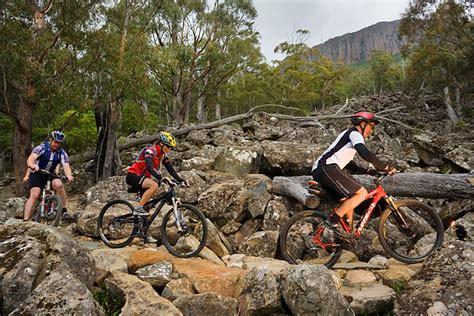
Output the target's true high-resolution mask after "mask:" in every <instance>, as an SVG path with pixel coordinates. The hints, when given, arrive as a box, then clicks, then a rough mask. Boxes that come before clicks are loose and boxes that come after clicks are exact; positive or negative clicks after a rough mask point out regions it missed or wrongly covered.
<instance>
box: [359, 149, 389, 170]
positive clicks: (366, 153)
mask: <svg viewBox="0 0 474 316" xmlns="http://www.w3.org/2000/svg"><path fill="white" fill-rule="evenodd" d="M354 148H355V150H356V151H357V153H358V154H359V156H361V157H362V158H363V159H364V160H365V161H367V162H370V163H371V164H372V165H373V166H374V167H375V168H376V169H377V170H380V171H382V170H386V169H387V167H388V165H387V164H386V163H385V162H383V161H381V160H380V159H379V158H377V156H376V155H375V154H374V153H373V152H371V151H370V150H369V149H368V148H367V147H366V146H365V145H364V144H357V145H355V146H354Z"/></svg>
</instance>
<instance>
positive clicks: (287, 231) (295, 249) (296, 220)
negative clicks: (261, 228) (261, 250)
mask: <svg viewBox="0 0 474 316" xmlns="http://www.w3.org/2000/svg"><path fill="white" fill-rule="evenodd" d="M326 219H327V215H326V214H325V213H323V212H320V211H303V212H299V213H296V214H295V215H293V216H292V217H291V218H290V219H289V220H288V222H287V223H286V224H285V225H284V226H283V227H282V228H281V231H280V237H279V244H280V249H281V252H282V255H283V258H285V260H286V261H288V262H289V263H292V264H297V263H318V264H324V265H325V266H326V267H328V268H330V267H332V266H333V265H334V264H335V263H336V262H337V260H339V258H340V257H341V253H342V247H341V245H340V244H341V242H340V241H339V238H338V237H337V235H336V234H335V233H334V232H333V231H331V230H329V229H327V228H326V227H325V226H324V225H323V224H322V223H323V222H324V221H325V220H326Z"/></svg>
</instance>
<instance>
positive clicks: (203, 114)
mask: <svg viewBox="0 0 474 316" xmlns="http://www.w3.org/2000/svg"><path fill="white" fill-rule="evenodd" d="M205 103H206V96H205V95H202V96H200V97H199V98H198V103H197V115H196V116H197V119H198V123H200V124H201V123H206V122H207V110H206V107H205Z"/></svg>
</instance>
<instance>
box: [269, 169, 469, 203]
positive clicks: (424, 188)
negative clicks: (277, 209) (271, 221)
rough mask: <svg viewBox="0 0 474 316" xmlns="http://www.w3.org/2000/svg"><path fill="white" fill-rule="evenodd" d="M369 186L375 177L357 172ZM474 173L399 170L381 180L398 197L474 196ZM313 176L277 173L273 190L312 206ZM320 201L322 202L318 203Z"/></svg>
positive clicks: (367, 186)
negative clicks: (311, 183) (405, 171)
mask: <svg viewBox="0 0 474 316" xmlns="http://www.w3.org/2000/svg"><path fill="white" fill-rule="evenodd" d="M354 177H355V178H356V179H357V180H358V181H360V183H361V184H362V185H363V186H364V187H365V188H367V189H373V188H375V184H374V182H373V179H374V177H371V176H367V175H355V176H354ZM473 179H474V174H471V173H459V174H438V173H424V172H413V173H399V174H396V175H394V176H392V177H386V178H385V179H383V180H382V185H383V187H384V188H385V190H386V191H387V193H388V194H391V195H394V196H397V197H422V198H430V199H474V185H472V184H471V181H473ZM309 180H313V178H312V177H311V176H298V177H275V178H273V192H274V193H275V194H277V195H283V196H288V197H292V198H294V199H296V200H298V201H299V202H301V203H302V204H304V205H306V206H308V207H310V208H312V207H311V206H310V205H312V204H310V203H312V201H311V199H309V197H308V195H310V194H309V193H308V192H307V189H308V184H307V182H308V181H309ZM318 205H319V203H318Z"/></svg>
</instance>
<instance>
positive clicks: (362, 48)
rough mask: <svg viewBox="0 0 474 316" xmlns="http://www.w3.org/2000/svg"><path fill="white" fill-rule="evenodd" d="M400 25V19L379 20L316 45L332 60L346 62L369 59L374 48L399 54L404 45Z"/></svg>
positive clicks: (351, 62) (352, 62)
mask: <svg viewBox="0 0 474 316" xmlns="http://www.w3.org/2000/svg"><path fill="white" fill-rule="evenodd" d="M399 25H400V20H395V21H391V22H379V23H377V24H374V25H371V26H368V27H366V28H363V29H361V30H359V31H357V32H354V33H347V34H344V35H341V36H338V37H334V38H331V39H329V40H327V41H326V42H324V43H322V44H319V45H316V46H314V47H316V48H318V49H319V50H320V51H321V53H322V54H323V55H324V56H326V57H328V58H329V59H331V60H332V61H335V62H341V63H344V64H354V63H359V62H364V61H367V60H369V59H370V54H371V51H372V50H382V51H384V52H387V53H391V54H397V53H398V52H399V51H400V46H401V45H402V41H401V40H400V39H399V37H398V26H399Z"/></svg>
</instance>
